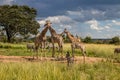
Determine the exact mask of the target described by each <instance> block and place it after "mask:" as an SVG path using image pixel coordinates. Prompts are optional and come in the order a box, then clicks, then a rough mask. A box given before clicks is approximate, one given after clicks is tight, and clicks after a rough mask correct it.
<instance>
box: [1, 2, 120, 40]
mask: <svg viewBox="0 0 120 80" xmlns="http://www.w3.org/2000/svg"><path fill="white" fill-rule="evenodd" d="M4 4H9V5H12V4H18V5H28V6H30V7H33V8H35V9H37V11H38V14H37V17H36V18H37V21H38V22H39V23H40V24H41V28H40V30H42V28H43V24H44V23H45V21H46V20H51V22H52V26H53V28H54V29H55V30H56V31H57V32H58V33H60V32H62V31H63V30H64V28H67V29H68V30H69V31H70V32H71V33H72V34H74V35H76V34H77V35H79V36H81V37H85V36H91V37H92V38H112V37H114V36H120V0H0V5H4Z"/></svg>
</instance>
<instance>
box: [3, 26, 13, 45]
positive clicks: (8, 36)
mask: <svg viewBox="0 0 120 80" xmlns="http://www.w3.org/2000/svg"><path fill="white" fill-rule="evenodd" d="M5 30H6V35H7V42H9V43H11V38H12V36H11V33H10V30H9V29H8V28H7V27H5Z"/></svg>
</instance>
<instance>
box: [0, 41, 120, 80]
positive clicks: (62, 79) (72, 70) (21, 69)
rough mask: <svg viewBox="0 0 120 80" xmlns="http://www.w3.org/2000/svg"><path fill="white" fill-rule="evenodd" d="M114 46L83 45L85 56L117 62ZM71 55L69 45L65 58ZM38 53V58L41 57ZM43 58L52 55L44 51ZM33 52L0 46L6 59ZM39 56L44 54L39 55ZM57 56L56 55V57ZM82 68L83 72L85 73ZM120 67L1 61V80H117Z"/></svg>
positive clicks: (109, 64)
mask: <svg viewBox="0 0 120 80" xmlns="http://www.w3.org/2000/svg"><path fill="white" fill-rule="evenodd" d="M115 47H120V46H115V45H106V44H86V52H87V56H94V57H104V58H106V59H107V58H110V59H111V58H112V59H113V58H114V59H115V61H116V62H120V55H117V56H114V55H113V54H114V53H113V51H114V48H115ZM66 51H70V52H71V47H70V44H64V55H65V53H66ZM40 53H41V52H40V51H39V55H40ZM45 53H46V55H47V56H51V54H52V52H51V51H47V50H46V52H45ZM75 53H76V54H75V55H78V56H81V55H82V54H81V52H80V51H79V50H78V49H77V50H75ZM32 54H34V53H33V52H30V51H27V49H26V43H24V44H9V43H0V55H7V56H10V55H12V56H32ZM42 54H44V53H43V52H42ZM56 55H58V52H57V54H56ZM84 66H85V71H84ZM119 74H120V65H119V63H117V64H115V63H112V62H110V61H106V62H98V63H93V64H85V65H84V64H75V63H74V64H72V65H71V66H70V67H68V66H67V64H66V63H58V62H54V61H52V62H50V61H49V62H47V61H44V62H16V63H12V62H11V63H10V62H9V63H2V62H0V80H119V79H120V76H119Z"/></svg>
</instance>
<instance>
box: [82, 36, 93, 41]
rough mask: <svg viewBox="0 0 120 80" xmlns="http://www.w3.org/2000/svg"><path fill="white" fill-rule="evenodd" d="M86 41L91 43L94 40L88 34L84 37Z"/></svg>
mask: <svg viewBox="0 0 120 80" xmlns="http://www.w3.org/2000/svg"><path fill="white" fill-rule="evenodd" d="M84 42H85V43H91V42H92V39H91V37H90V36H86V37H85V39H84Z"/></svg>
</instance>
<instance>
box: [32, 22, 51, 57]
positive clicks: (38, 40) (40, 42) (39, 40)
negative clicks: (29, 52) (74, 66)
mask: <svg viewBox="0 0 120 80" xmlns="http://www.w3.org/2000/svg"><path fill="white" fill-rule="evenodd" d="M47 24H49V22H47V21H46V24H45V25H44V27H45V28H44V29H43V30H42V32H41V33H39V34H38V35H36V37H35V41H34V45H35V51H36V52H37V54H36V57H37V59H38V49H39V46H41V47H42V46H43V47H45V42H46V36H45V34H46V32H47V30H48V27H47V26H46V25H47ZM33 59H34V55H33Z"/></svg>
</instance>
